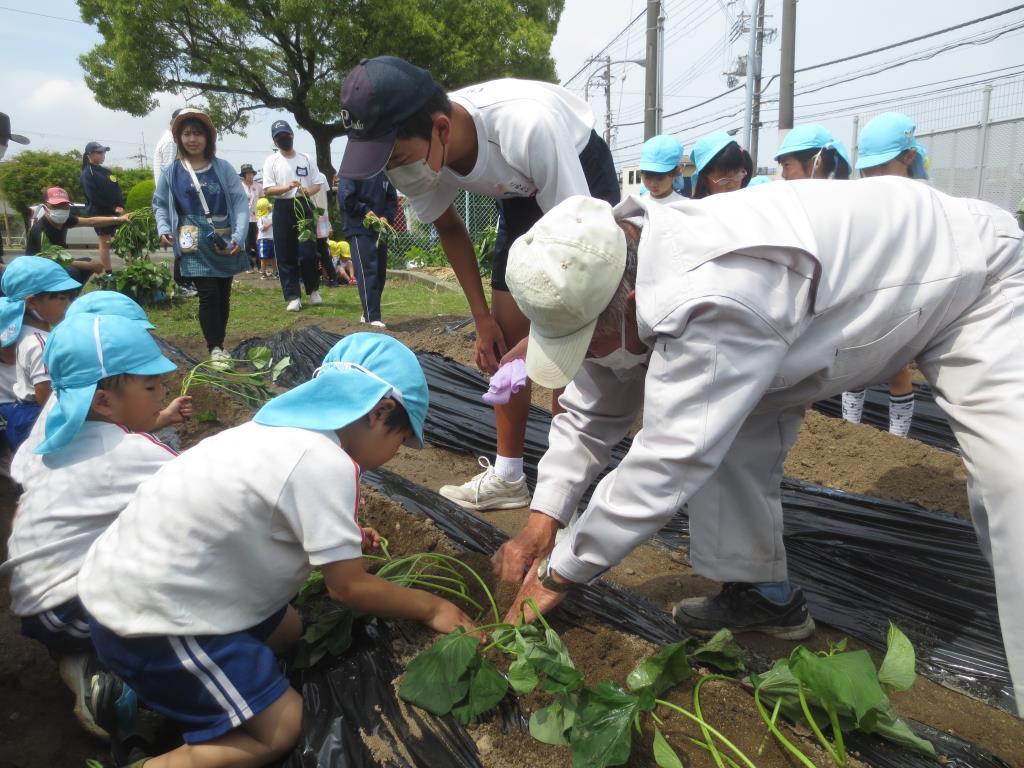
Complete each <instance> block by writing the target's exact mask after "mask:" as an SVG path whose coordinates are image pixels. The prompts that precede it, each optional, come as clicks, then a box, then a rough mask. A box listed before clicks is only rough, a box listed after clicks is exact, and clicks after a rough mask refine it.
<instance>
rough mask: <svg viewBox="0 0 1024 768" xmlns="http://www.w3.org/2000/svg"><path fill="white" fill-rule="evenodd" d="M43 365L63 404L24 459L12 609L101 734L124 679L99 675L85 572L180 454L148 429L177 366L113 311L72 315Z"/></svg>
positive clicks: (89, 725) (10, 564)
mask: <svg viewBox="0 0 1024 768" xmlns="http://www.w3.org/2000/svg"><path fill="white" fill-rule="evenodd" d="M44 360H45V363H46V365H47V367H48V368H49V371H50V375H51V377H52V381H53V387H54V397H53V398H51V399H52V400H54V401H55V403H56V404H55V406H54V407H53V409H52V411H51V413H50V414H49V417H48V418H47V420H46V439H45V440H44V441H43V442H42V444H40V445H39V447H38V448H37V449H36V451H35V453H34V454H33V455H31V456H28V457H23V462H22V466H21V471H20V472H19V482H20V483H21V484H22V485H23V487H24V492H23V493H22V495H21V499H20V500H19V502H18V514H17V515H15V517H14V525H13V529H12V532H11V537H10V540H9V541H8V542H7V552H8V560H7V562H5V563H4V564H3V566H2V567H0V571H6V572H8V573H10V576H11V610H12V611H13V612H14V613H15V614H16V615H17V616H20V617H21V628H22V633H23V634H25V635H27V636H28V637H32V638H34V639H36V640H38V641H39V642H41V643H43V645H45V646H46V647H47V649H48V650H49V651H50V652H51V654H52V655H53V656H54V657H55V658H56V659H57V660H58V664H59V668H60V673H61V677H62V678H63V679H64V681H65V683H67V684H68V686H69V687H70V688H71V690H72V692H73V693H74V694H75V715H76V717H78V719H79V721H80V722H82V724H83V725H84V726H85V727H86V729H87V730H89V731H90V732H91V733H93V734H94V735H97V736H100V737H101V738H103V737H106V736H107V733H106V731H107V730H108V729H109V727H110V723H109V722H106V721H105V720H104V718H103V717H102V716H101V715H100V713H99V712H98V711H97V710H98V709H99V708H100V706H101V703H102V702H104V701H109V700H110V698H111V696H112V692H111V691H110V690H109V688H111V687H112V686H113V687H115V688H117V689H118V690H117V691H115V692H114V695H113V697H114V698H116V694H117V693H120V690H119V689H120V684H119V683H118V682H117V681H116V679H114V678H111V677H110V676H104V675H101V674H99V671H98V670H97V668H96V663H95V653H94V651H93V648H92V642H91V641H90V639H89V625H88V619H87V617H86V614H85V610H84V609H83V608H82V604H81V602H79V600H78V585H77V577H78V570H79V568H80V567H81V565H82V561H83V560H84V559H85V553H86V552H87V551H88V549H89V546H90V545H91V544H92V542H93V541H95V540H96V537H97V536H99V535H100V534H101V533H102V532H103V531H104V530H105V529H106V528H107V526H108V525H110V523H111V522H112V521H113V520H114V519H115V518H116V517H117V515H118V514H119V513H120V512H121V510H122V509H124V507H125V506H126V505H127V504H128V500H129V499H130V498H131V496H132V494H133V493H135V489H136V488H137V487H138V485H139V483H141V482H142V481H143V480H145V479H146V478H147V477H149V476H151V475H152V474H153V473H154V472H156V471H157V469H159V468H160V467H161V466H162V465H163V464H164V463H165V462H167V461H170V459H171V458H172V457H174V456H175V455H176V453H175V452H174V451H173V450H171V449H170V448H169V447H167V446H166V445H164V444H163V443H161V442H160V441H159V440H157V439H156V438H155V437H153V436H152V435H150V434H146V433H147V432H149V430H151V429H153V427H154V426H155V424H156V422H157V419H158V418H159V415H160V406H161V401H162V400H163V396H164V394H165V392H166V390H165V388H164V386H163V384H162V383H161V381H160V376H161V375H162V374H164V373H168V372H170V371H173V370H174V368H175V366H174V363H172V362H171V361H170V360H167V359H166V358H165V357H164V356H163V355H161V354H160V349H159V347H157V345H156V342H155V341H154V340H153V338H152V337H151V336H150V334H149V332H148V331H147V330H146V328H145V327H144V326H143V325H142V324H140V323H139V322H138V321H132V320H129V319H127V318H124V317H117V316H113V315H80V316H79V317H75V318H71V319H68V320H65V321H64V322H62V323H61V324H60V325H59V326H58V327H57V328H56V329H54V332H53V333H52V334H51V336H50V339H49V341H48V343H47V346H46V352H45V354H44ZM97 721H99V722H97Z"/></svg>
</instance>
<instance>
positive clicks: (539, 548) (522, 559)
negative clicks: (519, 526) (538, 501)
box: [491, 512, 559, 582]
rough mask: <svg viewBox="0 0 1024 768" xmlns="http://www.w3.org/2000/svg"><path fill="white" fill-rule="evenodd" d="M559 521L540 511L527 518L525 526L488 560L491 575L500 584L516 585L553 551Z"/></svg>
mask: <svg viewBox="0 0 1024 768" xmlns="http://www.w3.org/2000/svg"><path fill="white" fill-rule="evenodd" d="M558 527H559V526H558V522H557V521H556V520H555V519H554V518H551V517H548V516H547V515H544V514H541V513H540V512H534V513H533V514H531V515H530V520H529V522H527V524H526V526H525V527H524V528H523V530H521V531H520V532H519V533H517V534H516V535H515V536H513V537H512V538H511V539H509V540H508V541H506V542H505V543H504V544H502V545H501V547H500V548H499V549H498V551H497V552H495V553H494V556H493V557H492V558H491V567H492V568H493V570H494V575H495V576H497V577H498V578H499V579H501V580H502V581H513V582H519V581H522V580H523V576H524V575H526V574H527V571H528V569H530V568H531V567H532V568H533V569H534V570H536V565H535V564H536V562H537V561H538V560H540V559H541V558H543V557H545V556H546V555H548V554H550V553H551V550H552V549H554V548H555V535H556V534H557V533H558Z"/></svg>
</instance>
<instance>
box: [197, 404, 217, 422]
mask: <svg viewBox="0 0 1024 768" xmlns="http://www.w3.org/2000/svg"><path fill="white" fill-rule="evenodd" d="M196 421H198V422H199V423H200V424H209V423H212V422H215V421H217V412H216V411H215V410H213V409H212V408H211V409H210V410H208V411H203V412H202V413H197V414H196Z"/></svg>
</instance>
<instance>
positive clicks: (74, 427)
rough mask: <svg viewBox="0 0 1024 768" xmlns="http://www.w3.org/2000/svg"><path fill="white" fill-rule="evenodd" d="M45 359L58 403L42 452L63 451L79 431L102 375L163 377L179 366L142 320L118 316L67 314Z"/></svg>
mask: <svg viewBox="0 0 1024 768" xmlns="http://www.w3.org/2000/svg"><path fill="white" fill-rule="evenodd" d="M43 362H44V363H46V367H47V369H48V370H49V372H50V383H51V385H52V386H53V393H54V395H55V396H56V398H57V404H56V405H55V406H54V407H53V410H52V411H50V415H49V416H48V417H47V419H46V439H45V440H44V441H43V442H42V443H41V444H40V445H39V447H38V448H36V450H35V453H39V454H47V453H53V452H54V451H57V450H60V449H61V448H63V447H64V446H66V445H67V444H68V443H69V442H71V440H72V439H73V438H74V436H75V435H77V434H78V430H80V429H81V428H82V424H84V423H85V419H86V417H87V416H88V415H89V409H90V408H91V407H92V399H93V395H94V394H96V384H97V383H98V382H99V381H100V380H102V379H105V378H107V377H108V376H117V375H119V374H122V373H130V374H134V375H136V376H159V375H160V374H162V373H170V372H171V371H173V370H174V369H175V368H176V367H177V366H175V364H174V363H172V362H171V361H170V360H168V359H167V358H166V357H164V356H163V355H162V354H161V353H160V347H158V346H157V343H156V341H155V340H154V339H153V337H152V336H151V335H150V333H149V331H148V330H146V329H145V328H144V327H143V326H142V324H141V323H139V322H138V321H137V320H129V319H128V318H126V317H119V316H117V315H86V314H79V315H78V316H77V317H72V318H66V319H65V320H64V322H62V323H60V324H58V325H57V327H56V328H54V329H53V333H51V334H50V336H49V338H48V339H47V340H46V349H45V350H44V351H43Z"/></svg>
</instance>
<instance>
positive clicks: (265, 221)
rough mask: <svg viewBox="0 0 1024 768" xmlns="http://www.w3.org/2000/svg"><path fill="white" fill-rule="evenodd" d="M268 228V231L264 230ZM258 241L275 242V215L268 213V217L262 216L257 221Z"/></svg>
mask: <svg viewBox="0 0 1024 768" xmlns="http://www.w3.org/2000/svg"><path fill="white" fill-rule="evenodd" d="M264 227H266V229H264ZM256 239H257V240H273V239H274V215H273V213H268V214H267V215H266V216H260V217H259V218H258V219H256Z"/></svg>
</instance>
